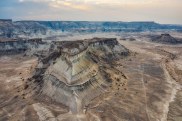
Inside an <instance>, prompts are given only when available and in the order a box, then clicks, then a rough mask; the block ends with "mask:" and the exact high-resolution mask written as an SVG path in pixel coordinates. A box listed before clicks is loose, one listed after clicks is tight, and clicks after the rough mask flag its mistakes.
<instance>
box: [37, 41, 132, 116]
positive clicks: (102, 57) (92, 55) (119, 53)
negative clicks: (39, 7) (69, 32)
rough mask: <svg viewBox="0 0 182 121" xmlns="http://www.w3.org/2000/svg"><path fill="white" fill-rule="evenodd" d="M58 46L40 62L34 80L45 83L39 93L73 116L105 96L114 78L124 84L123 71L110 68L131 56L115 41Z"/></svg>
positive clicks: (60, 44) (58, 44) (73, 43)
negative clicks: (96, 99)
mask: <svg viewBox="0 0 182 121" xmlns="http://www.w3.org/2000/svg"><path fill="white" fill-rule="evenodd" d="M55 43H56V44H57V46H58V50H59V51H55V52H53V53H54V54H51V55H49V56H50V57H49V56H48V57H46V61H44V62H43V63H42V62H40V64H39V70H37V72H38V73H35V75H34V80H35V82H36V80H38V82H39V84H40V82H42V83H41V86H40V88H39V90H41V91H40V92H42V93H43V94H44V95H47V96H49V97H50V98H52V99H53V100H55V101H56V102H60V103H63V104H65V105H67V106H70V110H71V112H72V113H80V112H82V111H83V107H84V106H85V105H88V104H89V102H90V100H92V99H94V98H95V97H97V96H99V95H100V94H102V93H103V92H104V90H106V89H107V88H108V87H109V85H111V83H112V81H114V80H115V79H117V80H118V79H119V80H124V81H125V78H123V74H122V72H119V71H118V70H117V69H115V68H113V67H112V66H111V65H112V63H111V62H114V61H116V60H117V59H120V58H122V57H124V56H126V55H128V54H129V51H128V49H126V48H125V47H124V46H122V45H120V44H119V43H118V42H117V40H116V39H112V38H111V39H105V38H102V39H101V38H100V39H98V38H94V39H91V40H83V41H80V40H79V41H64V42H55ZM55 53H57V54H55ZM53 55H55V56H53ZM43 60H44V59H43ZM46 62H47V63H46ZM41 67H42V68H41ZM112 76H114V77H112ZM115 76H116V77H115Z"/></svg>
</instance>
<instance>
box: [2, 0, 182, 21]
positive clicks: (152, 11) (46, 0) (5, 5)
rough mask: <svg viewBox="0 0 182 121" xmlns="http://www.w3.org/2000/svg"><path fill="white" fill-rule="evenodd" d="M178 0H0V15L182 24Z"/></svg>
mask: <svg viewBox="0 0 182 121" xmlns="http://www.w3.org/2000/svg"><path fill="white" fill-rule="evenodd" d="M180 13H182V0H0V18H13V19H16V20H17V19H18V20H22V19H36V20H90V21H156V22H159V23H174V24H182V15H181V14H180Z"/></svg>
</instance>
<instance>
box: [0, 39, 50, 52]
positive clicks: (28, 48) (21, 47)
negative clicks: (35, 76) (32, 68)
mask: <svg viewBox="0 0 182 121" xmlns="http://www.w3.org/2000/svg"><path fill="white" fill-rule="evenodd" d="M50 48H51V44H50V43H46V42H43V41H42V39H40V38H35V39H8V40H6V39H2V40H1V41H0V55H12V54H19V53H25V54H27V55H34V54H42V52H47V51H49V49H50ZM52 48H53V47H52Z"/></svg>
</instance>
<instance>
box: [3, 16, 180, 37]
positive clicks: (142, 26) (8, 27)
mask: <svg viewBox="0 0 182 121" xmlns="http://www.w3.org/2000/svg"><path fill="white" fill-rule="evenodd" d="M156 30H173V31H182V26H181V25H165V24H158V23H155V22H89V21H12V20H11V19H6V20H3V19H0V37H17V36H20V35H21V36H36V35H48V34H49V32H55V31H58V32H74V33H75V32H78V33H94V32H142V31H156Z"/></svg>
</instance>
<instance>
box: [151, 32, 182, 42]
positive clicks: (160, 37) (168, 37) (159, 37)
mask: <svg viewBox="0 0 182 121" xmlns="http://www.w3.org/2000/svg"><path fill="white" fill-rule="evenodd" d="M151 41H153V42H158V43H165V44H178V43H182V41H181V39H179V38H175V37H172V36H171V35H170V34H161V35H155V36H151Z"/></svg>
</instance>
